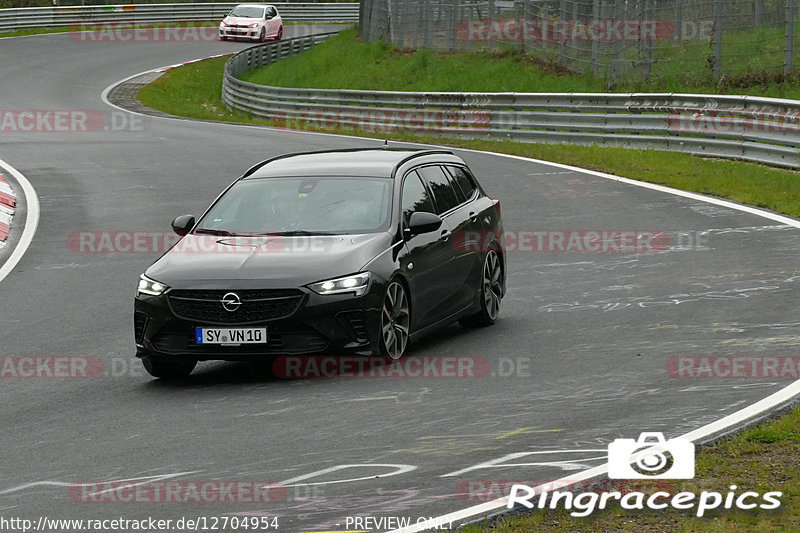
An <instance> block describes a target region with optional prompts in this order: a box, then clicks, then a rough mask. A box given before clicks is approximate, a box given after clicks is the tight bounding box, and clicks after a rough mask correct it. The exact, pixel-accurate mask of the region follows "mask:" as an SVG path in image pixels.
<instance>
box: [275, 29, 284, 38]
mask: <svg viewBox="0 0 800 533" xmlns="http://www.w3.org/2000/svg"><path fill="white" fill-rule="evenodd" d="M281 39H283V26H281V27H280V28H278V33H276V34H275V40H276V41H280V40H281Z"/></svg>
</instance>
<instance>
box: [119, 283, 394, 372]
mask: <svg viewBox="0 0 800 533" xmlns="http://www.w3.org/2000/svg"><path fill="white" fill-rule="evenodd" d="M232 290H236V289H232ZM300 291H302V298H301V301H300V303H299V304H298V305H297V307H296V308H295V309H294V310H293V311H291V313H290V314H288V315H286V316H281V317H279V318H274V319H269V320H259V319H258V317H249V318H255V320H246V321H245V322H223V321H220V320H203V319H197V318H187V317H186V316H182V315H180V314H178V313H176V307H177V306H176V305H175V304H174V302H175V300H170V298H169V295H170V294H171V293H172V292H173V291H172V290H170V291H167V292H166V293H165V294H163V295H161V296H146V295H140V296H137V297H136V298H135V300H134V336H135V339H136V356H137V357H163V358H190V359H196V360H199V361H208V360H225V361H238V360H251V359H260V358H264V357H267V356H272V355H291V354H315V353H328V354H334V355H338V354H341V355H349V354H362V355H367V354H376V353H378V352H379V344H378V339H379V338H380V337H379V335H380V331H379V330H380V312H381V308H382V305H383V294H384V292H385V284H384V283H382V282H381V281H380V280H376V279H374V278H373V280H372V282H371V285H370V288H369V291H368V292H367V293H366V294H364V295H363V296H354V295H352V294H340V295H319V294H317V293H315V292H313V291H311V290H309V289H306V288H302V289H300ZM220 305H221V304H220ZM246 305H247V303H245V304H243V309H244V306H246ZM237 312H238V311H237ZM197 327H230V328H242V327H248V328H249V327H253V328H255V327H259V328H262V327H265V328H266V329H267V343H266V344H242V345H240V346H221V345H206V344H198V343H197V341H196V337H195V328H197Z"/></svg>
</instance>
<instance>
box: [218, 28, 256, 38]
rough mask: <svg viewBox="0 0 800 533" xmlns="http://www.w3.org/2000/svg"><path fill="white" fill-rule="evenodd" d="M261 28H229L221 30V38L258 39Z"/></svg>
mask: <svg viewBox="0 0 800 533" xmlns="http://www.w3.org/2000/svg"><path fill="white" fill-rule="evenodd" d="M260 34H261V28H238V27H234V26H227V27H225V28H220V29H219V36H220V38H223V37H224V38H226V39H258V37H259V35H260Z"/></svg>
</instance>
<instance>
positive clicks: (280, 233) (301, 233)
mask: <svg viewBox="0 0 800 533" xmlns="http://www.w3.org/2000/svg"><path fill="white" fill-rule="evenodd" d="M255 235H265V236H269V235H276V236H280V237H295V236H313V235H346V233H336V232H332V231H306V230H300V229H297V230H291V231H267V232H264V233H256V234H255Z"/></svg>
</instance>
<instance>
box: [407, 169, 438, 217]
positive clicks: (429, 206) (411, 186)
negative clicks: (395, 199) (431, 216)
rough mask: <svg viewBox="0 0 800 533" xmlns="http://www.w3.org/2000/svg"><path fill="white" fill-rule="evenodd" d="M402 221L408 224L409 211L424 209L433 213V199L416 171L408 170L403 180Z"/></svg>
mask: <svg viewBox="0 0 800 533" xmlns="http://www.w3.org/2000/svg"><path fill="white" fill-rule="evenodd" d="M402 202H403V221H404V222H405V224H406V226H408V219H409V218H411V213H414V212H416V211H426V212H428V213H433V212H434V211H435V209H434V208H433V200H431V195H430V194H429V193H428V189H426V188H425V185H424V184H423V183H422V180H421V179H419V176H417V173H416V172H409V173H408V175H406V179H405V181H404V182H403V197H402Z"/></svg>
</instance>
